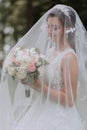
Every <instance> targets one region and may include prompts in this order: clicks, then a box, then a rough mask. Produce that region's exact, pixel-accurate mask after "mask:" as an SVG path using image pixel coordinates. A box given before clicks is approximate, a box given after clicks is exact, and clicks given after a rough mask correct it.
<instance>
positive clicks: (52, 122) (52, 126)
mask: <svg viewBox="0 0 87 130" xmlns="http://www.w3.org/2000/svg"><path fill="white" fill-rule="evenodd" d="M69 52H72V53H74V51H73V50H72V49H67V50H65V51H63V52H61V53H60V54H59V55H58V57H56V58H55V59H54V60H52V58H51V55H49V56H48V57H49V60H50V61H52V62H51V64H50V65H49V69H48V70H49V72H48V74H49V75H50V76H51V77H50V78H51V80H52V79H53V77H54V74H56V73H54V69H52V68H54V67H52V66H54V65H55V63H57V66H59V67H60V63H61V60H62V58H63V57H64V55H65V54H67V53H69ZM49 54H51V53H49ZM55 60H56V62H55ZM51 67H52V68H51ZM57 74H58V72H57ZM58 75H60V74H58ZM60 77H61V76H60ZM58 79H59V80H61V79H60V78H59V77H58ZM55 87H56V85H55ZM57 87H58V86H57ZM59 87H60V86H59ZM40 100H41V99H40V97H38V99H37V100H36V101H35V102H34V104H33V105H32V106H31V107H30V108H29V109H28V111H27V112H26V114H25V116H24V117H23V118H22V119H21V120H20V121H19V123H17V125H16V124H14V125H13V127H15V128H14V130H84V129H83V125H82V123H81V121H80V117H79V115H78V113H77V111H76V109H75V107H70V108H65V107H64V106H62V105H58V104H57V105H56V103H55V102H50V103H49V104H48V105H47V106H46V104H45V99H44V100H43V102H42V104H41V103H40ZM40 107H41V109H40ZM39 109H40V110H41V111H39Z"/></svg>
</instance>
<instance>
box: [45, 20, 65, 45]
mask: <svg viewBox="0 0 87 130" xmlns="http://www.w3.org/2000/svg"><path fill="white" fill-rule="evenodd" d="M47 31H48V34H49V36H50V37H51V39H52V41H54V42H56V43H58V42H60V43H61V41H62V40H63V35H64V28H63V25H62V23H61V21H60V20H59V19H58V18H57V17H49V18H48V20H47Z"/></svg>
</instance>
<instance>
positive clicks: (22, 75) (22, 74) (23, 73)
mask: <svg viewBox="0 0 87 130" xmlns="http://www.w3.org/2000/svg"><path fill="white" fill-rule="evenodd" d="M16 75H17V77H18V79H24V78H25V77H26V76H27V73H26V71H24V70H21V71H19V72H18V73H17V74H16Z"/></svg>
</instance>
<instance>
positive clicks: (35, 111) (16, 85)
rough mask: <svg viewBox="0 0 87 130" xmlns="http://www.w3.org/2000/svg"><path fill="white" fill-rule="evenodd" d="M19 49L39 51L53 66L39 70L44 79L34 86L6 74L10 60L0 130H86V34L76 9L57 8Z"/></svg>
mask: <svg viewBox="0 0 87 130" xmlns="http://www.w3.org/2000/svg"><path fill="white" fill-rule="evenodd" d="M16 47H25V48H26V47H28V48H31V47H36V48H39V49H40V52H41V53H42V54H44V55H45V56H46V59H47V61H48V62H49V64H48V65H47V66H44V65H43V66H42V67H41V68H40V76H39V79H37V80H35V82H34V83H32V84H31V83H27V82H26V81H25V80H24V79H23V80H21V81H20V82H18V81H17V80H16V79H15V80H12V78H11V77H9V76H7V75H6V73H5V66H6V64H7V63H8V57H7V58H6V60H5V63H4V66H3V73H2V82H1V86H0V114H1V117H0V130H24V129H26V130H64V129H65V130H85V129H86V127H87V126H86V122H87V112H86V107H87V102H86V98H87V89H86V75H87V73H86V72H87V68H86V62H87V61H86V60H87V56H86V47H87V36H86V30H85V29H84V27H83V25H82V23H81V21H80V19H79V16H78V14H77V13H76V12H75V10H74V9H72V8H71V7H69V6H65V5H56V6H54V7H53V8H52V9H50V10H49V11H47V13H46V14H45V15H44V16H43V17H42V18H41V19H40V20H39V21H38V22H37V23H36V24H35V25H34V26H33V27H32V28H31V30H30V31H29V32H28V33H27V34H26V35H25V36H24V37H23V38H22V39H21V40H20V41H19V42H18V43H17V45H16V46H15V47H14V48H13V49H12V51H14V49H15V48H16ZM12 51H11V52H12ZM11 52H10V54H11ZM10 54H9V55H10ZM26 90H27V92H28V93H29V94H30V95H29V96H28V97H26V94H25V92H26ZM2 102H4V104H3V103H2Z"/></svg>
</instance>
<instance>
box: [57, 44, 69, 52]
mask: <svg viewBox="0 0 87 130" xmlns="http://www.w3.org/2000/svg"><path fill="white" fill-rule="evenodd" d="M68 48H71V46H70V45H69V43H68V42H59V43H55V51H58V52H60V51H64V50H66V49H68Z"/></svg>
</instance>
